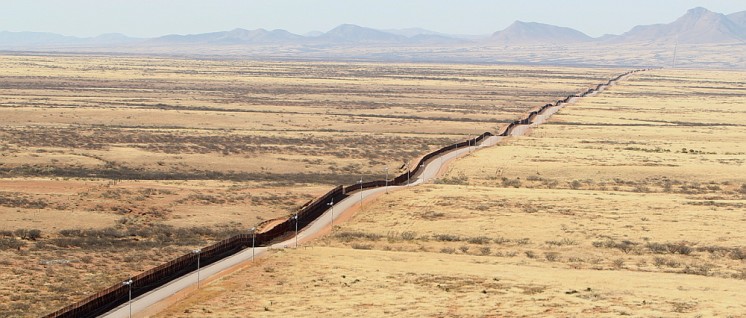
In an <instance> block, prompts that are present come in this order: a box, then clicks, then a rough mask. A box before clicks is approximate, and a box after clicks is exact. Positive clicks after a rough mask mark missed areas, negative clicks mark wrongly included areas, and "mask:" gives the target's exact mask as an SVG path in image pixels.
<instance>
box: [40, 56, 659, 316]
mask: <svg viewBox="0 0 746 318" xmlns="http://www.w3.org/2000/svg"><path fill="white" fill-rule="evenodd" d="M645 70H647V69H645ZM645 70H633V71H628V72H625V73H622V74H620V75H618V76H616V77H614V78H612V79H610V80H608V81H607V82H606V83H603V84H598V85H596V86H595V88H589V89H588V90H586V91H585V92H583V93H581V94H579V95H570V96H567V97H566V98H564V99H561V100H558V101H556V102H555V103H554V104H546V105H544V106H542V107H541V108H540V109H538V110H535V111H532V112H530V113H529V114H528V115H527V116H526V117H525V118H523V119H520V120H516V121H513V122H511V123H510V124H508V125H507V126H506V127H505V129H504V130H503V131H502V133H500V134H499V135H498V136H510V134H511V132H512V131H513V129H514V128H515V127H517V126H519V125H530V124H532V123H533V121H534V119H535V118H536V116H539V115H542V114H544V112H545V111H546V110H547V109H549V108H551V107H556V106H560V105H562V104H566V103H568V102H570V100H572V99H573V98H576V97H585V96H587V95H590V94H593V93H595V92H598V91H600V90H601V89H603V88H605V87H607V86H609V85H611V84H612V83H614V82H616V81H618V80H619V79H621V78H622V77H624V76H627V75H629V74H632V73H636V72H640V71H645ZM491 136H495V135H494V134H492V133H491V132H485V133H483V134H481V135H479V136H477V137H474V138H471V139H468V140H465V141H462V142H458V143H455V144H452V145H448V146H445V147H443V148H440V149H438V150H435V151H433V152H431V153H428V154H426V155H425V156H423V157H422V158H421V159H420V160H419V161H418V162H417V165H416V166H414V169H411V167H410V168H408V171H407V172H404V173H403V174H401V175H399V176H397V177H395V178H393V179H391V180H376V181H369V182H365V183H362V184H360V183H357V184H353V185H349V186H341V185H340V186H337V187H335V188H334V189H332V190H331V191H329V192H327V193H326V194H324V195H322V196H321V197H318V198H316V199H314V200H312V201H310V202H309V203H307V204H306V205H304V206H303V207H301V208H300V209H299V210H298V211H297V213H295V214H294V216H293V217H289V218H288V219H286V220H285V221H283V222H282V223H280V224H277V225H275V226H274V227H272V228H271V229H269V230H267V231H265V232H262V233H257V234H256V236H254V235H253V234H250V233H247V234H238V235H235V236H233V237H230V238H227V239H225V240H222V241H220V242H217V243H215V244H213V245H210V246H207V247H205V248H203V249H201V252H200V254H199V256H197V255H196V254H194V253H188V254H185V255H182V256H180V257H178V258H176V259H173V260H171V261H169V262H167V263H164V264H161V265H159V266H156V267H154V268H151V269H149V270H147V271H145V272H142V273H140V274H138V275H136V276H134V277H132V278H131V279H132V282H131V284H130V285H129V286H126V285H124V284H122V283H118V284H116V285H113V286H111V287H109V288H106V289H104V290H101V291H99V292H97V293H95V294H93V295H90V296H88V297H86V298H84V299H82V300H80V301H78V302H76V303H74V304H70V305H68V306H65V307H63V308H61V309H59V310H57V311H55V312H52V313H50V314H48V315H46V316H44V317H45V318H53V317H54V318H57V317H64V318H67V317H96V316H99V315H103V314H105V313H106V312H108V311H110V310H112V309H114V308H116V307H118V306H120V305H122V304H124V303H126V302H127V301H128V299H129V292H130V288H131V291H132V298H133V299H134V298H136V297H138V296H140V295H143V294H145V293H148V292H150V291H152V290H155V289H157V288H158V287H160V286H163V285H165V284H167V283H168V282H170V281H172V280H174V279H176V278H179V277H181V276H183V275H185V274H188V273H190V272H193V271H196V270H197V266H198V264H197V258H198V257H199V262H200V266H206V265H210V264H212V263H215V262H217V261H220V260H222V259H224V258H226V257H229V256H231V255H234V254H236V253H238V252H240V251H242V250H244V249H246V248H248V247H251V246H252V238H253V239H254V240H255V241H254V244H255V245H256V246H267V245H270V244H271V243H272V242H275V241H277V240H279V239H281V238H284V237H287V236H288V235H291V233H293V232H294V231H295V228H296V222H297V226H298V229H302V228H304V227H306V226H307V225H309V224H311V222H313V221H314V220H316V219H317V218H318V217H319V216H321V215H322V214H323V213H324V212H325V211H326V210H327V209H328V204H329V203H330V202H339V201H341V200H343V199H344V198H346V197H348V196H349V194H350V193H353V192H354V191H357V190H361V189H362V190H364V189H370V188H378V187H383V186H385V185H386V184H388V185H391V186H400V185H406V184H408V183H409V181H410V178H411V177H412V176H414V175H417V174H418V173H420V169H421V167H423V165H424V164H425V163H426V162H428V161H429V160H431V159H433V158H434V157H436V156H438V155H441V154H444V153H446V152H449V151H452V150H455V149H459V148H463V147H469V146H471V145H477V144H478V143H479V142H481V141H482V140H484V139H485V138H488V137H491Z"/></svg>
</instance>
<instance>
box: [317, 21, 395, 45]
mask: <svg viewBox="0 0 746 318" xmlns="http://www.w3.org/2000/svg"><path fill="white" fill-rule="evenodd" d="M317 38H318V39H321V40H324V41H329V42H347V43H371V42H401V41H404V40H406V37H405V36H401V35H396V34H392V33H388V32H384V31H380V30H376V29H371V28H366V27H361V26H359V25H354V24H342V25H339V26H338V27H336V28H334V29H331V30H329V32H326V33H324V34H322V35H320V36H318V37H317Z"/></svg>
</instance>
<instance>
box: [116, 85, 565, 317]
mask: <svg viewBox="0 0 746 318" xmlns="http://www.w3.org/2000/svg"><path fill="white" fill-rule="evenodd" d="M573 100H574V99H573ZM573 100H570V102H573ZM565 105H566V104H561V105H560V106H555V107H550V108H548V109H546V111H545V112H544V113H543V114H542V115H539V116H536V117H535V118H534V123H533V124H530V125H520V126H517V127H515V128H514V129H513V131H512V132H511V135H512V136H520V135H524V134H526V133H528V132H529V131H530V129H531V128H532V127H535V126H537V125H539V124H542V123H544V122H545V121H546V120H547V119H548V118H549V117H550V116H551V115H553V114H554V113H556V112H557V111H558V110H559V109H561V108H562V107H564V106H565ZM503 138H505V137H500V136H492V137H489V138H486V139H484V140H483V141H482V142H481V143H480V144H478V145H476V146H471V147H466V148H461V149H456V150H453V151H451V152H447V153H444V154H442V155H440V156H437V157H435V158H433V159H431V160H430V161H428V162H427V163H426V164H425V167H424V170H422V171H421V172H420V173H418V174H417V175H413V176H412V179H411V183H410V184H409V185H404V186H389V187H388V190H389V191H394V190H396V189H398V188H403V187H408V186H417V185H419V184H422V183H425V182H428V181H430V180H432V179H434V178H435V177H437V175H438V172H439V171H440V170H441V168H442V167H443V166H444V165H447V164H448V163H450V162H451V161H453V160H455V159H456V158H458V157H461V156H463V155H465V154H466V153H468V152H471V151H476V150H478V149H481V148H484V147H489V146H493V145H495V144H497V143H498V142H500V140H502V139H503ZM363 181H365V180H363ZM386 190H387V189H386V188H385V187H381V188H373V189H367V190H364V191H362V193H361V192H360V191H357V192H354V193H352V194H351V195H350V196H349V197H347V198H345V199H344V200H342V201H340V202H335V204H334V207H333V209H334V213H333V216H334V219H335V220H336V219H338V218H340V217H341V216H342V215H343V214H345V213H347V212H348V211H350V210H352V208H354V207H355V205H359V204H361V200H365V199H366V198H370V197H373V196H376V195H379V194H381V193H384V192H386ZM331 223H332V213H331V209H328V210H327V211H326V212H324V214H322V215H321V216H320V217H319V218H318V219H317V220H316V221H314V222H313V223H311V224H309V225H308V226H307V227H306V228H304V229H302V230H301V231H300V232H299V233H298V236H297V240H298V241H301V242H302V241H303V240H304V239H305V238H310V237H312V236H314V235H316V234H318V233H319V232H320V231H322V230H323V229H324V228H326V227H328V226H329V225H330V224H331ZM295 244H296V237H293V238H291V239H288V240H286V241H284V242H280V243H276V244H274V245H272V246H269V247H257V248H255V249H252V248H248V249H246V250H244V251H241V252H239V253H237V254H235V255H233V256H230V257H227V258H225V259H223V260H221V261H218V262H215V263H213V264H210V265H209V266H205V267H203V268H201V269H200V270H199V278H200V280H204V279H205V278H209V277H213V276H215V275H217V274H219V273H221V272H223V271H225V270H227V269H230V268H232V267H234V266H237V265H239V264H242V263H245V262H250V261H251V260H252V259H253V257H259V256H261V255H263V254H265V253H266V252H267V250H268V249H277V248H291V247H295ZM196 284H197V272H196V271H195V272H192V273H189V274H187V275H184V276H182V277H180V278H177V279H175V280H173V281H171V282H170V283H168V284H166V285H163V286H161V287H160V288H158V289H156V290H153V291H151V292H149V293H147V294H144V295H141V296H140V297H137V298H136V299H133V300H132V302H131V310H132V315H133V316H138V313H141V312H143V311H145V310H146V309H148V308H149V307H151V306H153V305H154V304H156V303H158V302H160V301H162V300H165V299H167V298H169V297H170V296H172V295H174V294H175V293H177V292H179V291H182V290H184V289H187V288H194V286H195V285H196ZM129 315H130V304H124V305H122V306H120V307H118V308H116V309H114V310H112V311H110V312H108V313H106V314H105V315H103V317H108V318H123V317H129Z"/></svg>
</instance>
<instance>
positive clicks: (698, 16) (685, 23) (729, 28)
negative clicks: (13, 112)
mask: <svg viewBox="0 0 746 318" xmlns="http://www.w3.org/2000/svg"><path fill="white" fill-rule="evenodd" d="M672 41H678V42H680V43H688V44H703V43H744V42H746V11H742V12H737V13H733V14H730V15H724V14H721V13H716V12H712V11H709V10H707V9H705V8H694V9H691V10H689V11H688V12H687V13H686V14H684V15H683V16H682V17H680V18H679V19H677V20H676V21H674V22H671V23H667V24H653V25H642V26H636V27H634V28H632V29H631V30H630V31H628V32H626V33H624V34H621V35H605V36H602V37H598V38H592V37H590V36H588V35H586V34H584V33H582V32H580V31H577V30H574V29H571V28H567V27H559V26H553V25H548V24H542V23H536V22H522V21H516V22H514V23H513V24H511V25H510V26H509V27H507V28H506V29H504V30H502V31H497V32H495V33H493V34H492V35H489V36H466V35H451V34H444V33H438V32H434V31H429V30H424V29H419V28H412V29H400V30H377V29H372V28H366V27H362V26H357V25H352V24H343V25H340V26H338V27H336V28H334V29H332V30H330V31H328V32H323V33H322V32H315V33H311V34H308V35H305V36H304V35H298V34H293V33H290V32H288V31H285V30H265V29H256V30H245V29H234V30H231V31H222V32H211V33H202V34H189V35H177V34H171V35H165V36H161V37H157V38H149V39H140V38H130V37H127V36H125V35H122V34H104V35H100V36H97V37H92V38H79V37H73V36H64V35H59V34H54V33H40V32H7V31H6V32H0V48H2V49H11V50H13V49H23V48H33V47H63V48H64V47H96V46H106V47H111V46H133V45H134V46H152V45H179V44H186V45H252V44H264V45H266V44H298V45H314V44H320V45H337V44H338V45H369V44H387V45H397V46H401V45H424V44H427V45H451V44H469V43H474V44H478V45H507V46H510V45H532V44H558V43H581V42H583V43H651V42H672Z"/></svg>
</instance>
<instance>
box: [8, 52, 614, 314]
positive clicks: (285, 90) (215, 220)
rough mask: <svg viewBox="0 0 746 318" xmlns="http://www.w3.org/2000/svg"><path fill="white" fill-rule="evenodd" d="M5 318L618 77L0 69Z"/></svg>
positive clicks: (351, 68)
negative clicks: (337, 185)
mask: <svg viewBox="0 0 746 318" xmlns="http://www.w3.org/2000/svg"><path fill="white" fill-rule="evenodd" d="M0 60H2V64H0V68H1V69H2V74H3V75H2V77H0V82H1V83H0V84H1V85H0V118H2V121H1V122H0V155H1V156H2V157H0V220H1V221H2V222H0V258H2V261H1V263H0V269H1V270H0V281H1V282H0V313H2V316H7V317H34V316H39V315H41V314H44V313H47V312H50V311H53V310H55V309H57V308H59V307H61V306H63V305H65V304H68V303H70V302H72V301H75V300H77V299H80V298H82V297H84V296H85V295H87V294H90V293H92V292H94V291H96V290H99V289H101V288H103V287H107V286H110V285H112V284H115V283H117V282H119V281H121V280H123V279H125V278H126V277H128V276H129V275H132V274H135V273H138V272H140V271H143V270H146V269H148V268H150V267H152V266H155V265H158V264H160V263H162V262H165V261H166V260H168V259H170V258H173V257H175V256H178V255H181V254H183V253H186V252H188V251H190V250H192V249H194V248H196V247H200V246H205V245H207V244H209V243H210V242H214V241H216V240H219V239H221V238H223V237H226V236H229V235H232V234H235V233H237V232H239V231H246V230H247V229H249V228H251V227H252V226H254V225H256V224H257V223H259V222H261V221H264V220H269V219H272V218H276V217H282V216H286V215H288V214H289V213H290V212H291V211H292V210H293V209H295V208H297V207H298V206H300V205H301V204H303V203H304V202H306V201H308V200H310V199H311V198H313V197H315V196H317V195H319V194H321V193H324V192H326V191H327V190H328V189H330V188H331V187H332V185H336V184H340V183H352V182H354V181H355V180H358V179H359V178H360V176H361V175H362V176H363V177H364V178H365V179H373V178H382V177H383V175H384V173H385V168H386V167H388V168H389V171H390V173H392V174H394V173H398V172H400V171H402V167H403V166H404V165H405V163H406V162H407V161H409V160H412V159H414V158H416V157H417V156H420V155H422V154H424V153H425V152H427V151H429V150H431V149H435V148H438V147H441V146H443V145H446V144H450V143H452V142H454V141H456V140H461V139H462V138H464V137H465V136H467V135H475V134H477V133H481V132H483V131H495V130H496V129H498V127H500V126H501V125H503V124H504V123H505V122H508V121H510V120H513V119H515V118H517V117H519V116H520V114H522V113H525V112H526V111H528V110H530V109H531V108H533V107H537V106H541V105H543V104H544V103H546V102H548V101H552V100H556V99H558V98H561V97H564V96H566V95H568V94H571V93H575V92H579V91H582V90H584V89H586V88H588V87H590V86H592V85H594V84H596V83H599V82H602V81H604V80H605V79H607V78H609V77H611V76H613V75H614V74H616V73H619V72H621V70H619V69H602V68H561V67H543V66H542V67H526V66H489V65H447V64H393V63H386V64H376V63H322V62H313V63H308V62H304V63H297V62H254V61H240V60H190V59H176V58H170V59H169V58H145V57H116V56H106V55H101V56H64V55H2V56H0Z"/></svg>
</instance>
